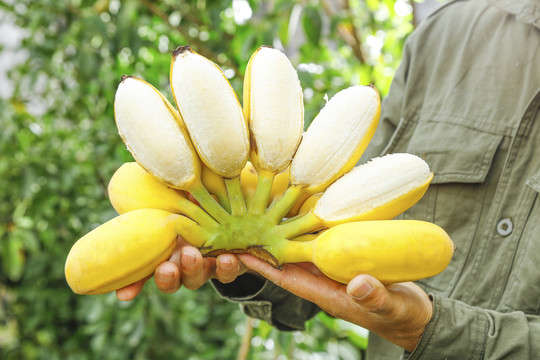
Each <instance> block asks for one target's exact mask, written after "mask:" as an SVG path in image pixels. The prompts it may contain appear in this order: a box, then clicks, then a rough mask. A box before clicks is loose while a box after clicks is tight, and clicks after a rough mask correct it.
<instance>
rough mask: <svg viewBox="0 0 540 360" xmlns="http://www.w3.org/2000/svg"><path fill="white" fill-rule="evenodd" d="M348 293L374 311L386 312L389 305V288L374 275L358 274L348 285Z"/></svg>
mask: <svg viewBox="0 0 540 360" xmlns="http://www.w3.org/2000/svg"><path fill="white" fill-rule="evenodd" d="M347 294H348V295H349V297H351V298H352V300H354V302H356V303H357V304H358V305H361V306H362V307H363V308H364V309H366V310H367V311H369V312H373V313H380V312H384V311H385V310H386V309H387V306H388V300H389V299H388V296H389V293H388V290H387V289H386V287H385V286H384V285H383V284H382V283H381V282H380V281H379V280H377V279H375V278H374V277H373V276H370V275H358V276H357V277H355V278H354V279H352V280H351V281H350V282H349V284H348V285H347Z"/></svg>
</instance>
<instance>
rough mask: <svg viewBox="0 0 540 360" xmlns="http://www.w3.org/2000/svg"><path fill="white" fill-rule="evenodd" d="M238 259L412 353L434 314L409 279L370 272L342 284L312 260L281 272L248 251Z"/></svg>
mask: <svg viewBox="0 0 540 360" xmlns="http://www.w3.org/2000/svg"><path fill="white" fill-rule="evenodd" d="M239 258H240V260H241V261H242V263H244V265H245V266H247V267H248V268H249V269H252V270H254V271H256V272H258V273H260V274H261V275H263V276H264V277H266V278H267V279H269V280H270V281H272V282H274V283H275V284H276V285H278V286H280V287H282V288H284V289H285V290H288V291H290V292H291V293H293V294H295V295H297V296H300V297H302V298H304V299H306V300H309V301H311V302H313V303H315V304H317V305H318V306H319V307H321V308H322V309H323V310H324V311H326V312H327V313H329V314H330V315H332V316H335V317H337V318H340V319H343V320H346V321H349V322H351V323H354V324H357V325H360V326H362V327H364V328H366V329H368V330H370V331H372V332H374V333H377V334H378V335H380V336H382V337H384V338H386V339H387V340H389V341H391V342H393V343H394V344H396V345H399V346H401V347H403V348H404V349H406V350H408V351H413V350H414V348H415V347H416V345H417V344H418V342H419V340H420V338H421V337H422V334H423V332H424V329H425V326H426V325H427V323H428V322H429V320H430V319H431V316H432V315H433V305H432V303H431V301H430V299H429V297H428V295H427V294H426V293H425V292H424V291H423V290H422V289H420V287H418V286H416V285H415V284H413V283H411V282H408V283H398V284H391V285H387V286H384V285H383V284H382V283H381V282H379V281H378V280H377V279H375V278H374V277H372V276H369V275H359V276H357V277H355V278H354V279H353V280H352V281H351V282H350V283H349V284H348V285H343V284H341V283H338V282H336V281H334V280H331V279H330V278H328V277H326V276H325V275H324V274H322V273H321V272H320V271H319V270H318V269H317V268H316V267H315V266H314V265H313V264H311V263H298V264H285V265H284V267H283V269H282V270H281V271H280V270H278V269H275V268H273V267H272V266H270V265H268V264H267V263H265V262H263V261H261V260H259V259H257V258H255V257H253V256H250V255H239Z"/></svg>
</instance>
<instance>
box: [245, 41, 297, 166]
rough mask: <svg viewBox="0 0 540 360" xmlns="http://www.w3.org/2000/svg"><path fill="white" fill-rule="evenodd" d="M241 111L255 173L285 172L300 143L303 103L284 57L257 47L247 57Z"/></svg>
mask: <svg viewBox="0 0 540 360" xmlns="http://www.w3.org/2000/svg"><path fill="white" fill-rule="evenodd" d="M244 108H245V114H246V119H247V121H248V123H249V127H250V131H251V135H252V139H254V140H255V141H254V144H252V147H254V149H253V151H254V154H252V156H251V161H252V162H253V163H254V166H255V167H256V168H259V169H264V170H269V171H272V172H274V173H278V172H280V171H282V170H283V169H285V168H286V167H287V166H288V165H289V163H290V162H291V159H292V157H293V155H294V153H295V151H296V149H297V147H298V144H299V143H300V140H301V139H302V131H303V129H304V103H303V95H302V87H301V86H300V80H299V79H298V73H297V72H296V70H295V69H294V67H293V66H292V64H291V63H290V61H289V59H288V58H287V56H286V55H285V54H283V53H282V52H281V51H279V50H277V49H273V48H270V47H260V48H259V49H258V50H257V51H256V52H255V53H254V54H253V55H252V57H251V59H250V62H249V64H248V70H247V74H246V78H245V85H244Z"/></svg>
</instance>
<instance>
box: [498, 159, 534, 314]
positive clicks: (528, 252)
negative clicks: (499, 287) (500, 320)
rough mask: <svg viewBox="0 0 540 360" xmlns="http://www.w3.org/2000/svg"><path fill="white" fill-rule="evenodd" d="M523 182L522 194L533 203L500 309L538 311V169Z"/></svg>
mask: <svg viewBox="0 0 540 360" xmlns="http://www.w3.org/2000/svg"><path fill="white" fill-rule="evenodd" d="M525 184H526V185H527V188H526V189H525V191H526V192H527V193H526V195H525V196H527V197H528V198H530V199H531V203H532V206H531V209H530V212H529V213H528V216H527V218H528V219H529V220H528V221H527V223H526V224H525V227H524V229H523V233H522V234H521V237H520V239H519V249H518V252H517V253H516V255H515V258H516V259H519V261H515V262H514V264H513V267H512V271H511V273H510V276H509V278H508V282H507V285H506V286H507V288H506V289H505V291H504V295H503V299H502V302H501V303H502V308H501V310H502V311H514V310H516V309H518V310H521V311H523V312H525V313H526V314H540V269H539V268H538V264H539V263H540V237H539V236H538V234H539V233H540V222H539V221H538V220H537V219H540V169H539V170H537V171H536V173H535V174H534V175H533V176H531V177H530V178H528V179H527V180H526V182H525Z"/></svg>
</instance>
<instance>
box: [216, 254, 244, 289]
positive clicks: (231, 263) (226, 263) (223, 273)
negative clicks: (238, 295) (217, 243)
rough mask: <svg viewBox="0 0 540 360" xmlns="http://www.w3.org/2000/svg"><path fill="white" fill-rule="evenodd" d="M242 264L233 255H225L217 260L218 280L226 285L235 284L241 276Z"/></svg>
mask: <svg viewBox="0 0 540 360" xmlns="http://www.w3.org/2000/svg"><path fill="white" fill-rule="evenodd" d="M240 264H241V263H240V262H239V261H238V258H237V257H236V256H234V255H231V254H223V255H220V256H218V257H217V259H216V278H217V279H218V280H219V281H220V282H222V283H224V284H227V283H230V282H233V281H234V280H235V279H236V278H237V277H238V275H239V274H240Z"/></svg>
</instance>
